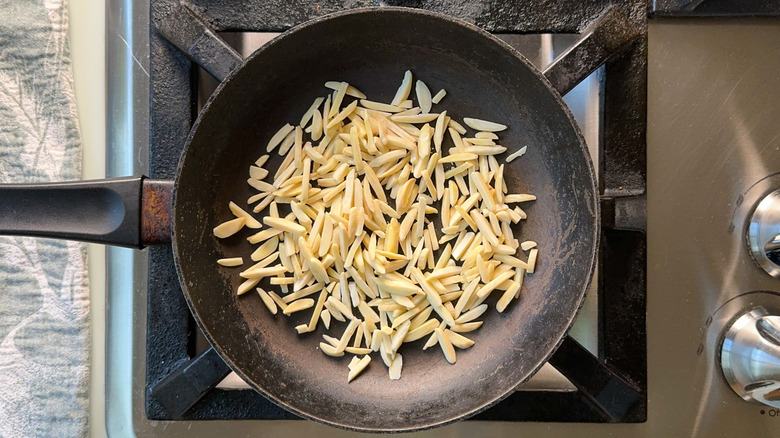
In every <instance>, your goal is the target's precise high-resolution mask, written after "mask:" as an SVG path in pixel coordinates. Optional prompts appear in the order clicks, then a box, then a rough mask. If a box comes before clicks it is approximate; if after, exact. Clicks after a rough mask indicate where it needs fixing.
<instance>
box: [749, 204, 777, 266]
mask: <svg viewBox="0 0 780 438" xmlns="http://www.w3.org/2000/svg"><path fill="white" fill-rule="evenodd" d="M748 245H750V254H751V255H752V256H753V259H754V260H755V261H756V262H757V263H758V265H759V266H761V267H762V268H764V270H765V271H766V272H768V273H769V275H771V276H773V277H778V278H780V190H775V191H774V192H772V193H770V194H768V195H767V196H766V197H765V198H764V199H762V200H761V202H760V203H759V204H758V206H757V207H756V209H755V211H754V212H753V216H752V217H751V218H750V225H749V226H748Z"/></svg>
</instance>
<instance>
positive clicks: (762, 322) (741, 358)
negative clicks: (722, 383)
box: [720, 307, 780, 408]
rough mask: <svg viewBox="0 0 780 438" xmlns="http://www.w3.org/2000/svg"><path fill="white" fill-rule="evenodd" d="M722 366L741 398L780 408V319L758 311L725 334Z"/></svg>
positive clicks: (748, 314)
mask: <svg viewBox="0 0 780 438" xmlns="http://www.w3.org/2000/svg"><path fill="white" fill-rule="evenodd" d="M720 365H721V367H722V368H723V375H724V376H725V377H726V381H727V382H728V383H729V385H730V386H731V389H733V390H734V392H736V393H737V394H738V395H739V396H740V397H742V398H743V399H745V400H747V401H751V402H754V403H763V404H765V405H769V406H772V407H774V408H780V316H776V315H772V314H770V312H769V311H768V310H767V309H765V308H763V307H757V308H755V309H753V310H751V311H750V312H748V313H745V314H744V315H742V316H740V317H739V318H737V320H736V321H735V322H734V324H732V325H731V327H730V328H729V329H728V331H727V332H726V335H725V336H724V338H723V344H722V346H721V354H720Z"/></svg>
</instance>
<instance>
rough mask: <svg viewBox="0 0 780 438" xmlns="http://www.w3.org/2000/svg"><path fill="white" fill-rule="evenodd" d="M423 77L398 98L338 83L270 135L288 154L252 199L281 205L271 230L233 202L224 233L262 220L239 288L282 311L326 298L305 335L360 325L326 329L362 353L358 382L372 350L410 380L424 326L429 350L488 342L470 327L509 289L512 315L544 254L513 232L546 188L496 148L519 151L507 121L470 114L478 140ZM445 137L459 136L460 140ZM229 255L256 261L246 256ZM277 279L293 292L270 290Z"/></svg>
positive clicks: (270, 214) (328, 347) (356, 366)
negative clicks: (412, 349)
mask: <svg viewBox="0 0 780 438" xmlns="http://www.w3.org/2000/svg"><path fill="white" fill-rule="evenodd" d="M412 83H413V81H412V74H411V72H409V71H407V72H406V74H405V75H404V79H403V81H402V83H401V86H400V87H399V89H398V91H397V93H396V95H395V97H394V98H393V100H392V102H390V103H379V102H374V101H370V100H366V96H365V95H364V94H363V93H361V92H360V91H358V90H357V89H356V88H354V87H353V86H351V85H349V84H347V83H346V82H327V83H326V84H325V87H327V88H328V89H331V90H333V92H332V93H331V92H329V93H328V96H327V97H326V98H322V97H319V98H317V99H315V100H314V103H312V105H311V107H310V108H309V110H308V111H306V113H305V114H304V115H303V117H302V118H301V120H300V123H299V124H298V126H292V125H290V124H287V125H285V126H283V127H282V128H281V129H280V130H279V131H278V132H277V133H276V134H275V135H274V136H273V137H272V138H271V140H270V141H269V143H268V146H267V151H268V152H269V153H271V152H273V151H274V150H275V151H277V152H278V153H279V154H280V155H281V156H285V159H284V162H283V164H282V165H281V166H280V167H279V168H278V170H277V171H276V173H275V175H274V176H273V179H272V180H270V181H266V177H267V176H268V175H269V173H268V170H267V169H265V168H263V165H264V164H265V162H266V161H267V160H268V158H269V156H268V155H263V156H262V157H260V159H258V160H257V162H256V163H255V165H254V166H251V167H250V168H249V176H250V178H249V180H248V182H249V184H250V185H251V186H252V187H254V188H255V189H257V191H258V193H257V194H256V195H254V196H252V197H251V198H249V200H248V202H247V205H252V204H255V203H257V204H256V205H255V206H254V208H253V209H252V212H253V213H256V214H257V213H262V212H263V211H265V210H266V209H267V211H266V213H265V215H264V216H263V218H262V222H263V224H265V226H266V228H265V229H262V228H263V224H261V223H260V222H259V221H258V220H257V219H256V218H254V217H253V216H252V214H250V213H249V212H247V211H246V210H244V209H242V208H241V207H239V206H238V205H237V204H235V203H233V202H231V203H230V210H231V211H232V212H233V214H234V215H235V216H236V218H235V219H232V220H229V221H227V222H225V223H223V224H221V225H219V226H217V227H216V228H214V235H215V236H217V237H219V238H225V237H228V236H231V235H233V234H235V233H237V232H238V231H239V230H241V229H242V228H243V227H247V228H250V229H262V230H260V231H258V232H256V233H255V234H253V235H251V236H249V237H248V240H249V242H250V243H252V244H255V245H258V247H257V249H256V250H255V251H254V253H253V254H252V255H251V259H252V261H253V262H256V263H255V264H254V265H252V266H250V267H248V268H246V269H245V270H244V271H242V272H241V273H240V274H239V275H240V276H241V277H243V278H245V279H246V281H244V282H243V283H242V284H241V285H240V286H239V287H238V294H239V295H241V294H244V293H246V292H248V291H250V290H252V289H253V288H255V289H256V290H257V292H258V293H259V295H260V298H261V299H262V301H263V303H265V305H266V306H267V307H268V310H270V311H271V313H273V314H274V315H276V314H277V311H278V309H281V310H282V313H283V314H285V315H291V314H293V313H296V312H301V311H304V310H307V309H312V308H313V311H312V313H311V319H310V320H309V323H308V324H301V325H299V326H297V327H295V329H296V330H297V331H298V333H299V334H300V333H308V332H312V331H314V330H315V329H316V327H317V324H318V321H320V320H321V321H322V324H323V325H324V326H325V328H326V329H327V330H329V331H330V330H334V331H335V329H336V327H335V325H336V324H335V323H332V320H334V319H335V320H337V321H341V322H345V323H347V324H346V328H345V329H344V330H343V331H341V330H339V332H340V334H341V335H340V336H339V337H334V336H329V335H327V334H325V335H323V338H324V341H323V342H321V343H320V344H319V348H320V349H321V350H322V352H323V353H325V354H327V355H329V356H335V357H338V356H343V355H344V354H346V353H348V354H351V355H354V356H353V358H352V361H351V362H350V363H349V374H348V381H352V379H354V378H355V377H356V376H357V375H358V374H360V373H361V372H362V371H363V370H364V369H365V368H366V366H367V365H368V364H369V362H371V356H370V355H371V353H372V352H379V356H380V357H381V358H382V361H383V362H384V363H385V365H386V366H387V367H388V368H389V374H390V378H391V379H399V378H400V376H401V367H402V366H403V358H402V356H401V353H400V352H399V349H400V348H401V345H402V344H404V343H408V342H413V341H416V340H419V339H422V338H424V337H428V338H427V341H426V342H425V345H424V346H423V350H425V349H428V348H430V347H432V346H434V345H436V344H439V346H440V347H441V350H442V351H443V353H444V357H445V358H446V360H447V361H448V362H450V363H455V359H456V357H455V348H459V349H465V348H469V347H471V346H472V345H473V344H474V342H473V341H472V340H470V339H469V338H467V337H466V336H464V335H463V334H462V333H467V332H470V331H473V330H476V329H478V328H479V327H480V326H481V325H482V321H478V318H480V316H481V315H482V314H483V313H485V311H486V310H487V308H488V304H487V303H484V301H485V300H486V299H487V298H488V297H489V296H490V295H491V293H500V298H498V301H497V302H496V310H498V311H499V312H503V311H504V310H505V309H506V308H507V306H508V304H509V303H510V301H512V300H513V299H515V298H518V297H519V294H520V288H521V286H522V283H523V276H524V274H525V273H526V272H528V273H533V271H534V266H535V265H536V258H537V251H538V250H537V249H536V248H535V246H536V243H535V242H533V241H525V242H522V243H520V242H519V241H518V240H517V239H515V238H514V236H513V233H512V228H511V224H517V223H518V222H519V221H521V220H522V219H525V218H526V214H525V212H524V211H523V210H522V209H521V208H520V207H519V206H514V208H513V207H510V205H512V204H518V203H523V202H527V201H533V200H534V199H536V198H535V197H534V196H532V195H528V194H507V185H506V183H505V181H504V164H499V162H498V160H497V158H496V157H497V156H499V155H501V154H504V153H505V152H506V150H507V148H506V147H504V146H500V145H498V144H496V140H498V136H497V135H496V134H495V133H496V132H499V131H502V130H504V129H506V126H504V125H501V124H498V123H493V122H488V121H485V120H479V119H471V118H464V119H463V122H464V123H465V125H466V126H468V127H470V128H472V129H473V130H474V131H476V133H475V134H474V135H473V136H471V137H466V133H467V130H466V128H464V127H463V125H461V124H460V123H458V122H456V121H455V120H454V119H452V118H450V117H449V116H448V115H447V111H441V112H431V109H432V106H433V105H434V104H439V101H440V100H441V99H442V98H443V97H444V96H445V94H446V93H445V91H444V90H441V91H439V92H438V93H436V95H434V96H433V97H432V96H431V92H430V90H429V89H428V87H427V86H426V85H425V83H423V82H422V81H419V80H418V81H416V83H415V84H414V89H415V95H416V99H417V106H414V103H413V101H412V100H410V99H409V96H410V94H411V91H412ZM350 97H352V98H355V99H354V100H352V99H350ZM347 100H352V101H351V102H350V103H348V104H347V103H346V101H347ZM305 135H308V136H309V137H310V138H311V141H305V139H304V136H305ZM445 135H448V136H449V138H450V139H451V141H452V145H451V147H447V148H446V149H444V148H443V145H444V144H445ZM525 150H526V148H525V147H523V148H521V149H519V150H517V151H516V152H515V153H513V154H511V155H509V156H507V157H506V161H507V162H509V161H511V160H513V159H515V158H517V157H519V156H521V155H522V154H523V153H525ZM282 204H285V205H286V206H285V207H282V206H281V205H282ZM437 206H438V208H437ZM518 249H522V250H523V251H524V253H521V254H523V255H522V256H518V253H519V251H518ZM525 252H527V256H526V255H525ZM523 259H525V260H523ZM218 262H219V264H221V265H223V266H242V265H243V264H244V261H243V260H242V258H240V257H235V258H225V259H220V260H219V261H218ZM264 278H268V279H269V281H268V282H267V283H266V282H264V283H263V284H269V285H272V286H278V288H279V290H280V292H279V293H276V292H274V291H273V290H271V288H270V287H268V288H267V289H268V290H264V289H262V288H260V287H256V286H257V285H258V283H259V282H260V281H261V280H262V279H264ZM334 334H337V333H334ZM360 356H362V357H360Z"/></svg>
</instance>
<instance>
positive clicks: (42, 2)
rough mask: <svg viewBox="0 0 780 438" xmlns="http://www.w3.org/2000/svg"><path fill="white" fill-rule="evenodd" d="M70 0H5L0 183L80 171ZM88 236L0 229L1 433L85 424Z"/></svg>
mask: <svg viewBox="0 0 780 438" xmlns="http://www.w3.org/2000/svg"><path fill="white" fill-rule="evenodd" d="M67 33H68V10H67V1H66V0H0V183H30V182H41V181H65V180H74V179H79V177H80V175H81V145H80V138H79V130H78V123H77V117H76V105H75V99H74V94H73V75H72V72H71V65H70V57H69V56H70V55H69V49H68V39H67V37H68V35H67ZM89 346H90V338H89V289H88V282H87V275H86V249H85V247H84V245H83V244H78V243H74V242H65V241H55V240H45V239H35V238H27V237H0V437H3V438H10V437H47V436H51V437H55V436H56V437H74V436H85V435H87V433H88V429H87V427H88V420H89V416H88V409H89V402H88V389H89Z"/></svg>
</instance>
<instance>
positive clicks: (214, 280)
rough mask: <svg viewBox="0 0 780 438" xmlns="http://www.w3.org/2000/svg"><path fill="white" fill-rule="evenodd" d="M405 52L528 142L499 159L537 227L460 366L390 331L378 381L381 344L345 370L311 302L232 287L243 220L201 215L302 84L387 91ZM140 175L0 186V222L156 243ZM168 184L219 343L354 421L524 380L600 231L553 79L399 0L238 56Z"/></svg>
mask: <svg viewBox="0 0 780 438" xmlns="http://www.w3.org/2000/svg"><path fill="white" fill-rule="evenodd" d="M407 69H410V70H412V72H413V73H414V75H415V77H416V78H421V79H423V80H424V81H425V82H426V83H427V84H428V86H429V87H430V89H431V90H432V91H433V92H434V93H435V92H436V91H437V90H439V89H441V88H444V89H446V90H447V97H446V98H445V99H444V100H443V101H442V103H441V107H442V108H446V109H447V110H448V114H449V115H451V116H453V117H455V118H457V119H461V118H462V117H476V118H482V119H487V120H494V121H500V122H502V123H505V124H507V125H508V126H509V127H510V128H509V129H508V130H507V131H505V132H504V133H502V134H501V142H502V144H504V145H506V146H507V147H509V149H510V151H514V150H516V149H517V148H520V147H522V146H528V153H527V154H526V155H525V156H523V157H522V158H520V159H518V160H515V161H513V162H512V163H511V164H509V165H507V167H506V172H505V173H506V175H507V176H506V180H507V183H508V186H509V189H510V191H511V192H515V193H533V194H535V195H536V196H537V198H538V199H537V201H536V202H534V203H532V204H529V205H528V206H527V209H526V211H527V213H528V220H526V221H522V223H521V226H518V227H517V228H516V229H515V232H516V235H518V236H519V237H520V239H521V240H522V239H533V240H536V241H537V242H539V252H540V259H539V263H538V267H537V271H536V272H535V273H534V274H533V275H530V276H528V278H527V280H526V282H525V285H524V286H523V290H522V295H521V298H520V300H519V301H517V302H515V303H513V304H512V305H511V306H510V309H509V310H508V311H507V312H506V313H504V314H498V313H496V312H495V311H491V312H489V313H488V314H487V316H485V318H484V320H485V324H484V326H483V327H482V328H481V329H480V330H478V331H475V332H472V333H469V335H468V336H469V337H470V338H472V339H473V340H474V341H475V342H476V345H475V346H474V347H472V348H471V349H469V350H466V351H460V352H459V354H458V361H457V364H456V365H450V364H448V363H447V362H446V361H445V360H444V358H443V356H442V354H441V353H440V352H439V351H436V350H433V351H431V350H429V351H426V352H423V351H421V348H420V347H421V345H419V343H415V344H410V345H407V346H405V347H404V351H403V354H404V368H403V374H402V378H401V380H399V381H391V380H389V379H388V377H387V370H386V369H385V367H384V366H383V365H382V364H381V361H380V360H378V359H377V360H374V362H373V363H372V364H371V365H370V366H369V369H367V370H366V372H364V374H363V375H361V376H360V377H359V378H358V379H356V380H354V381H353V382H352V383H350V384H347V379H346V376H347V369H346V365H347V362H348V359H346V358H342V359H333V358H330V357H326V356H324V355H323V354H322V353H321V352H319V351H318V350H317V344H318V343H319V341H320V340H321V336H320V334H321V331H320V330H321V327H320V330H318V331H317V332H316V333H312V334H308V335H305V336H299V335H297V334H296V332H295V330H294V327H295V326H296V325H297V324H300V323H301V322H302V320H303V319H308V316H306V315H301V316H300V317H298V318H296V317H293V318H286V317H280V316H277V317H273V316H271V315H270V314H269V313H268V311H267V310H266V309H265V308H264V307H263V304H262V303H261V301H260V299H259V297H258V296H256V295H254V294H248V295H245V296H240V297H238V296H236V295H235V290H236V287H237V285H238V284H239V282H240V278H239V277H238V275H237V269H236V268H223V267H219V266H218V265H217V264H216V263H215V261H216V260H217V259H218V258H220V257H225V256H236V255H242V256H244V257H245V259H248V256H249V254H250V253H251V251H252V249H253V248H252V247H251V245H249V244H248V243H247V242H246V240H245V237H246V236H247V235H248V233H249V231H248V230H245V231H246V232H243V233H240V235H237V236H235V237H233V238H230V239H227V240H218V239H215V238H214V237H213V236H212V233H211V229H212V228H213V227H214V226H215V225H217V224H219V223H221V222H223V221H225V220H227V219H229V218H231V214H230V211H229V210H228V208H227V204H228V202H229V201H235V202H237V203H239V204H241V203H243V202H245V200H246V199H247V198H248V197H249V196H250V195H251V194H252V191H251V189H250V188H249V186H248V185H247V184H246V178H247V171H248V167H249V165H250V164H251V163H253V162H254V161H255V159H257V158H258V157H259V156H260V155H261V154H263V153H264V145H265V144H266V143H267V141H268V139H269V138H270V136H271V135H273V134H274V133H275V132H276V130H277V129H278V128H279V127H280V126H282V125H283V124H285V123H288V122H289V123H293V124H294V123H297V122H298V121H299V119H300V116H301V114H302V113H303V112H304V111H305V110H306V109H307V108H308V106H309V105H310V104H311V102H312V100H313V99H314V98H315V97H317V96H322V95H325V93H326V92H327V90H326V89H324V88H323V83H324V82H325V81H328V80H338V81H348V82H349V83H351V84H353V85H355V86H356V87H358V88H359V89H361V90H363V91H364V92H366V93H368V94H369V98H372V99H374V100H378V101H389V100H391V99H392V96H393V94H394V92H395V89H396V88H397V87H398V85H399V83H400V80H401V78H402V76H403V72H404V71H405V70H407ZM280 163H281V158H280V157H278V156H274V157H273V158H272V159H271V160H270V161H269V162H268V163H267V164H266V166H267V167H268V168H269V169H270V170H272V171H273V170H275V169H276V167H277V166H278V165H279V164H280ZM140 181H141V180H139V179H133V180H120V181H116V180H115V181H105V182H101V183H97V184H96V183H94V182H88V183H76V185H75V188H74V185H66V186H56V185H55V186H54V187H52V186H46V187H41V186H37V187H35V188H31V187H29V186H28V187H24V186H7V187H5V188H3V190H2V192H0V210H1V212H0V231H1V232H3V233H5V234H19V235H36V236H41V235H46V236H53V237H64V238H71V239H79V240H88V241H98V242H103V243H109V244H119V245H128V246H144V245H147V244H150V243H159V241H164V240H165V235H166V234H167V230H168V228H167V227H166V220H167V219H166V217H165V214H166V208H165V207H166V195H167V194H170V193H171V192H170V191H169V189H170V182H168V183H167V184H166V183H160V182H150V181H148V180H147V181H145V182H144V183H143V184H141V183H140ZM79 184H80V189H78V185H79ZM141 186H143V189H142V188H141ZM172 193H173V210H172V218H171V219H172V220H171V224H172V225H171V226H170V230H171V236H172V238H171V241H172V249H173V252H174V256H175V261H176V266H177V269H178V272H179V278H180V281H181V285H182V289H183V291H184V293H185V296H186V298H187V302H188V303H189V305H190V308H191V310H192V313H193V315H194V316H195V319H196V321H197V322H198V325H199V326H200V328H201V329H202V330H203V332H204V333H205V335H206V337H207V338H208V339H209V341H210V342H211V343H212V345H213V346H214V347H215V349H216V350H217V351H218V353H219V354H220V356H221V357H222V358H223V359H224V360H225V362H226V363H227V364H228V365H230V367H231V368H232V369H233V370H235V371H236V372H237V373H238V374H239V375H240V376H241V377H242V378H244V379H245V380H246V381H247V382H248V383H249V384H250V385H251V386H252V387H254V388H255V389H257V390H258V391H260V392H261V393H262V394H264V395H265V396H267V397H268V398H270V399H271V400H273V401H275V402H276V403H278V404H279V405H280V406H282V407H284V408H286V409H288V410H290V411H292V412H294V413H296V414H299V415H301V416H303V417H306V418H310V419H313V420H317V421H321V422H324V423H327V424H331V425H335V426H340V427H345V428H349V429H356V430H363V431H409V430H417V429H422V428H429V427H434V426H439V425H442V424H446V423H449V422H453V421H456V420H459V419H463V418H465V417H468V416H470V415H474V414H476V413H478V412H480V411H482V410H484V409H486V408H487V407H489V406H491V405H493V404H495V403H496V402H498V401H499V400H501V399H502V398H504V397H506V396H507V395H508V394H510V393H511V392H512V391H514V390H515V388H517V386H518V385H520V384H522V383H523V382H525V381H526V380H528V379H529V378H530V377H531V376H532V375H533V374H534V373H535V372H536V371H537V370H538V369H539V368H540V367H541V366H542V365H543V364H544V363H545V362H546V361H547V360H548V358H549V357H550V355H551V354H552V353H553V352H554V351H555V349H556V347H557V346H558V345H559V343H560V342H561V340H562V339H563V337H564V336H565V334H566V332H567V330H568V329H569V327H570V326H571V324H572V322H573V320H574V318H575V315H576V313H577V311H578V309H579V308H580V306H581V304H582V301H583V299H584V295H585V291H586V288H587V286H588V284H589V281H590V278H591V274H592V272H593V269H594V264H595V254H596V246H597V241H598V235H599V218H598V195H597V188H596V182H595V176H594V172H593V167H592V164H591V161H590V158H589V155H588V152H587V150H586V147H585V144H584V141H583V138H582V136H581V134H580V132H579V130H578V129H577V127H576V125H575V122H574V120H573V118H572V115H571V114H570V112H569V111H568V110H567V108H566V107H565V105H564V104H563V102H562V100H561V98H560V96H559V94H558V93H557V92H556V91H554V90H553V88H552V87H551V86H550V84H549V82H548V81H547V80H546V79H545V78H544V77H543V76H542V75H541V74H540V73H539V71H537V70H536V69H535V68H534V67H533V66H532V65H531V64H530V63H529V62H528V61H527V60H526V59H525V58H524V57H523V56H521V55H520V54H519V53H517V52H516V51H515V50H514V49H512V48H511V47H509V46H508V45H506V44H505V43H503V42H501V41H500V40H498V39H497V38H495V37H494V36H492V35H490V34H488V33H487V32H484V31H482V30H480V29H479V28H477V27H475V26H473V25H470V24H467V23H464V22H461V21H457V20H454V19H452V18H450V17H447V16H444V15H440V14H435V13H430V12H424V11H419V10H410V9H401V8H378V9H364V10H355V11H347V12H343V13H337V14H334V15H330V16H327V17H322V18H319V19H316V20H313V21H310V22H307V23H305V24H303V25H300V26H298V27H295V28H293V29H291V30H290V31H288V32H286V33H284V34H283V35H281V36H279V37H278V38H276V39H274V40H273V41H271V42H270V43H268V44H267V45H265V46H264V47H263V48H261V49H260V50H258V51H257V52H255V53H254V54H253V55H252V56H250V57H249V58H248V59H246V60H245V61H244V63H243V64H242V65H241V67H240V68H238V69H236V70H235V71H234V72H233V73H232V74H231V75H230V76H229V77H228V78H227V79H226V80H225V81H223V83H222V84H221V85H220V86H219V88H218V89H217V91H216V92H215V93H214V94H213V95H212V97H211V98H210V99H209V102H208V103H207V105H206V107H205V109H204V110H203V111H202V112H201V114H200V116H199V117H198V119H197V121H196V122H195V125H194V126H193V128H192V131H191V133H190V136H189V138H188V140H187V145H186V148H185V149H184V152H183V154H182V157H181V161H180V163H179V172H178V176H177V178H176V180H175V182H174V183H173V192H172ZM142 201H143V202H142ZM74 204H75V206H74ZM139 206H142V207H141V208H140V210H141V213H139ZM140 225H142V227H139V226H140ZM301 313H306V312H301Z"/></svg>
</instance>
